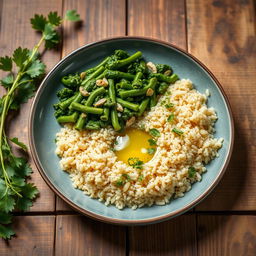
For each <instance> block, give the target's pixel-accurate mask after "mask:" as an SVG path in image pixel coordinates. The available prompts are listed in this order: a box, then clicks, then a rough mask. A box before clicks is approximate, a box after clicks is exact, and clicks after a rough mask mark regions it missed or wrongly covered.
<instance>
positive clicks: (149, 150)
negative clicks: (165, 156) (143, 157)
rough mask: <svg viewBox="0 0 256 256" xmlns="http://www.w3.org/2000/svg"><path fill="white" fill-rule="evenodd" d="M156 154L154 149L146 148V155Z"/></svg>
mask: <svg viewBox="0 0 256 256" xmlns="http://www.w3.org/2000/svg"><path fill="white" fill-rule="evenodd" d="M155 152H156V149H155V148H147V153H148V154H150V155H153V154H154V153H155Z"/></svg>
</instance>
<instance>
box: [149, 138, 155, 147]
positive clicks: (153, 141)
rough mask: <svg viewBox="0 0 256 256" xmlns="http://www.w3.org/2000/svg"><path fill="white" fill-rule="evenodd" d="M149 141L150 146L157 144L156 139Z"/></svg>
mask: <svg viewBox="0 0 256 256" xmlns="http://www.w3.org/2000/svg"><path fill="white" fill-rule="evenodd" d="M148 143H149V145H150V146H155V145H156V141H155V140H154V139H149V140H148Z"/></svg>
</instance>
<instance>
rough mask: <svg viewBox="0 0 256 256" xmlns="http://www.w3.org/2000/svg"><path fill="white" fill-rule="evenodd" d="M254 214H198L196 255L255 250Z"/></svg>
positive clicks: (227, 253) (251, 251)
mask: <svg viewBox="0 0 256 256" xmlns="http://www.w3.org/2000/svg"><path fill="white" fill-rule="evenodd" d="M255 227H256V216H238V215H233V216H213V215H199V216H198V256H204V255H207V256H211V255H212V256H213V255H227V256H232V255H246V256H253V255H255V252H256V228H255Z"/></svg>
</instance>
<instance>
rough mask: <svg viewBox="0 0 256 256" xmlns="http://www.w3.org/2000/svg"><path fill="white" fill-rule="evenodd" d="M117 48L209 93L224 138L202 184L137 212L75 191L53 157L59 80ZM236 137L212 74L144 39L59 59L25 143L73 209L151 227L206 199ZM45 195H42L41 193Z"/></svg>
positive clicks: (112, 42) (99, 45) (104, 44)
mask: <svg viewBox="0 0 256 256" xmlns="http://www.w3.org/2000/svg"><path fill="white" fill-rule="evenodd" d="M115 49H123V50H126V51H128V52H129V53H134V52H136V51H138V50H140V51H142V53H143V57H144V58H145V59H146V60H147V61H152V62H155V63H166V64H169V65H170V66H171V67H172V68H173V70H174V72H175V73H177V74H178V76H179V77H180V78H189V79H190V80H192V82H193V84H194V85H195V88H196V89H197V90H198V91H199V92H201V93H204V92H205V90H206V89H209V90H210V93H211V96H210V98H209V99H208V106H210V107H214V108H215V110H216V112H217V115H218V121H217V122H216V133H215V136H216V137H217V138H220V137H222V138H224V143H223V146H222V148H221V149H220V150H219V157H217V158H216V159H214V160H213V161H211V163H210V164H208V165H207V166H206V167H207V170H208V171H207V172H206V173H205V174H203V176H202V181H201V182H197V183H195V184H194V185H193V186H192V189H191V190H190V191H189V192H187V193H185V196H184V197H182V198H178V199H175V200H172V201H171V203H169V204H167V205H165V206H157V205H154V206H152V207H143V208H140V209H137V210H132V209H130V208H125V209H123V210H118V209H117V208H116V207H114V206H105V205H104V203H102V202H99V201H98V200H96V199H91V198H90V197H88V196H86V195H85V194H84V193H83V192H82V191H80V190H78V189H75V188H73V186H72V182H71V179H70V178H69V176H68V174H67V173H66V172H64V171H62V170H61V169H60V166H59V158H58V157H57V155H56V154H55V148H56V145H55V142H54V140H55V134H56V133H57V132H58V131H59V130H60V128H61V127H60V125H59V124H58V123H57V122H56V120H55V118H54V109H53V104H54V103H56V102H57V101H58V99H57V97H56V92H57V91H58V90H59V89H60V88H62V85H61V83H60V80H61V77H62V76H64V75H66V74H69V73H75V72H81V71H84V70H85V69H87V68H89V67H92V66H94V65H96V64H97V63H99V62H100V61H101V60H102V59H103V58H104V57H106V56H108V55H111V54H112V53H113V51H114V50H115ZM233 139H234V127H233V118H232V114H231V110H230V105H229V103H228V100H227V97H226V95H225V93H224V91H223V89H222V87H221V85H220V84H219V82H218V81H217V79H216V78H215V77H214V76H213V74H212V73H211V72H210V71H209V70H208V69H207V68H206V67H205V66H204V65H203V64H202V63H201V62H200V61H198V60H197V59H196V58H195V57H193V56H192V55H190V54H188V53H186V52H184V51H183V50H181V49H179V48H177V47H176V46H174V45H171V44H169V43H166V42H162V41H158V40H154V39H149V38H142V37H118V38H111V39H106V40H102V41H99V42H96V43H92V44H89V45H85V46H83V47H81V48H79V49H77V50H75V51H73V52H72V53H70V54H69V55H68V56H67V57H65V58H64V59H62V60H61V61H60V62H59V63H58V64H57V65H56V66H55V67H54V68H53V69H52V70H51V71H50V72H49V74H48V75H47V76H46V77H45V79H44V80H43V82H42V84H41V85H40V87H39V89H38V91H37V94H36V96H35V99H34V102H33V105H32V109H31V113H30V118H29V141H30V148H31V152H32V156H33V159H34V161H35V163H36V166H37V167H38V170H39V171H40V173H41V175H42V177H43V178H44V180H45V181H46V183H47V184H48V185H49V186H50V187H51V189H52V190H53V191H54V192H55V193H56V194H57V195H58V196H60V197H61V198H62V199H64V201H66V202H67V203H68V204H69V205H70V206H72V207H73V208H74V209H76V210H77V211H79V212H81V213H83V214H85V215H88V216H90V217H93V218H95V219H98V220H101V221H105V222H110V223H116V224H125V225H127V224H149V223H155V222H160V221H163V220H166V219H170V218H172V217H174V216H177V215H180V214H181V213H184V212H185V211H188V210H189V209H190V208H192V207H194V206H195V205H196V204H197V203H198V202H200V201H201V200H202V199H203V198H205V197H206V196H207V195H208V194H209V193H210V192H211V191H212V189H213V188H214V187H215V186H216V185H217V183H218V182H219V181H220V179H221V177H222V176H223V173H224V171H225V169H226V167H227V165H228V162H229V159H230V156H231V152H232V147H233ZM41 196H42V197H43V196H44V194H43V191H41Z"/></svg>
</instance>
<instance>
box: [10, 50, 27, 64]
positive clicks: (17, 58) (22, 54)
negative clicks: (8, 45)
mask: <svg viewBox="0 0 256 256" xmlns="http://www.w3.org/2000/svg"><path fill="white" fill-rule="evenodd" d="M28 56H29V49H27V48H24V49H22V48H21V47H19V48H17V49H16V50H15V51H14V53H13V61H14V62H15V63H16V65H17V66H18V67H20V68H21V67H22V66H23V64H24V62H25V61H26V60H27V58H28Z"/></svg>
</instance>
